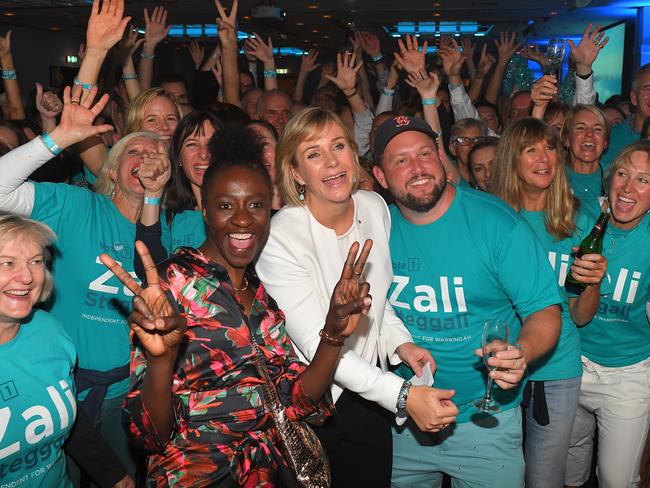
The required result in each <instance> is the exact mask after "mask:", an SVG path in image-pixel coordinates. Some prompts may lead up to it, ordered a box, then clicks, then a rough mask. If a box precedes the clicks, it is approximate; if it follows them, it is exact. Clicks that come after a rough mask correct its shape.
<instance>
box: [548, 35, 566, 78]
mask: <svg viewBox="0 0 650 488" xmlns="http://www.w3.org/2000/svg"><path fill="white" fill-rule="evenodd" d="M565 47H566V45H565V43H564V39H560V38H559V37H551V38H550V39H549V40H548V46H546V59H545V62H544V66H543V69H544V74H545V75H550V74H552V73H555V72H556V71H557V69H558V68H559V67H560V65H561V64H562V60H563V59H564V50H565Z"/></svg>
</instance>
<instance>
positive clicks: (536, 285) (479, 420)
mask: <svg viewBox="0 0 650 488" xmlns="http://www.w3.org/2000/svg"><path fill="white" fill-rule="evenodd" d="M435 138H436V134H435V133H434V132H433V131H432V130H431V128H430V127H429V126H428V125H427V124H426V122H424V121H423V120H420V119H417V118H412V117H406V116H397V117H393V118H391V119H389V120H387V121H386V122H384V123H383V124H382V125H381V126H380V127H379V128H378V129H377V134H376V135H375V146H374V154H375V155H377V166H375V168H374V173H375V176H376V178H377V180H378V181H379V183H380V184H381V186H382V187H384V188H385V189H387V190H388V191H389V192H390V193H391V195H392V197H393V198H394V199H395V202H396V205H393V206H391V220H392V228H391V240H390V246H391V255H392V263H393V272H394V279H393V282H394V283H393V286H392V287H391V290H390V292H389V299H390V302H391V304H392V305H393V307H394V308H395V311H396V312H397V314H398V315H400V316H401V318H402V320H403V321H404V324H405V325H406V326H407V328H408V329H409V331H410V332H411V334H412V335H413V339H414V341H415V343H416V344H418V345H421V346H423V347H426V348H428V349H429V350H430V351H431V353H432V354H433V356H434V357H435V359H436V362H437V371H436V373H435V385H436V387H438V388H446V389H453V390H455V391H456V395H455V396H454V398H452V401H453V402H454V403H455V404H456V405H457V406H458V410H459V413H458V417H457V421H456V424H454V425H452V426H450V427H448V428H446V429H444V430H442V431H441V432H439V433H435V434H429V433H424V432H421V431H419V430H418V429H417V428H416V427H415V426H414V424H413V422H412V421H410V420H409V421H408V422H407V424H406V427H405V428H404V429H395V430H394V431H393V480H392V486H396V487H402V486H409V487H413V486H416V487H417V486H427V487H430V486H439V485H440V483H441V482H442V475H443V473H447V474H449V475H451V476H452V478H454V479H457V480H458V481H459V482H460V483H462V484H463V486H470V487H471V486H501V487H506V488H507V487H521V486H523V485H524V460H523V454H522V448H521V444H522V430H521V413H520V408H519V403H520V402H521V392H522V390H523V384H521V381H522V378H523V376H524V373H525V371H526V368H527V367H528V365H529V364H531V363H532V362H534V361H536V360H538V359H539V358H541V357H542V356H544V354H546V353H547V352H549V351H550V350H551V349H553V347H554V346H555V344H556V343H557V340H558V337H559V332H560V309H559V306H558V303H560V296H559V294H558V288H557V284H556V282H555V279H554V275H553V271H552V269H551V267H550V266H549V262H548V259H547V257H546V255H545V253H544V251H543V250H542V249H541V247H540V245H539V243H538V242H537V239H536V237H535V235H534V233H533V231H532V229H531V228H530V227H529V226H528V224H527V223H526V222H525V221H523V220H522V219H521V218H520V217H519V216H518V214H516V213H515V212H514V211H512V209H511V208H510V207H509V206H507V205H506V204H505V203H503V202H502V201H501V200H499V199H497V198H496V197H494V196H492V195H489V194H487V193H484V192H478V191H475V190H472V189H468V188H465V187H457V186H454V185H453V184H452V183H449V182H448V181H447V176H446V173H445V170H444V168H443V166H442V163H441V161H440V159H439V157H438V151H437V148H436V144H435ZM488 319H501V320H503V321H505V322H507V323H508V324H509V328H510V344H509V346H508V348H507V350H503V351H500V352H498V353H496V356H495V357H492V358H490V359H489V360H488V364H489V365H490V366H491V367H494V368H498V369H495V370H494V371H492V372H491V373H490V376H491V377H492V378H493V379H494V383H495V385H494V386H493V388H492V389H491V394H492V398H493V399H494V400H495V401H496V402H497V404H498V405H499V408H500V412H499V413H492V414H490V415H487V414H484V413H481V412H480V411H479V410H478V409H477V408H476V407H475V406H474V405H473V401H474V400H477V399H479V398H482V397H483V395H484V394H485V384H486V368H485V366H484V365H483V364H482V362H481V359H480V357H479V356H480V355H481V354H482V352H481V335H482V332H483V325H484V323H485V321H486V320H488ZM400 368H401V369H400V370H399V372H400V374H401V375H402V376H403V377H405V378H410V377H411V376H412V375H413V373H412V372H411V371H410V370H408V369H406V368H402V367H400Z"/></svg>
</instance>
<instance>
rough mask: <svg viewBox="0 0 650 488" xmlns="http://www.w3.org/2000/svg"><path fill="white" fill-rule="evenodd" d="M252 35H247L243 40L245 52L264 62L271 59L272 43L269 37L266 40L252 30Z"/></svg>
mask: <svg viewBox="0 0 650 488" xmlns="http://www.w3.org/2000/svg"><path fill="white" fill-rule="evenodd" d="M253 36H254V37H249V38H248V39H246V41H244V51H245V52H246V53H247V54H250V55H253V56H255V57H256V58H257V59H259V60H260V61H262V63H266V62H268V61H271V60H272V59H273V43H272V42H271V38H270V37H269V38H268V40H267V42H264V40H263V39H262V38H261V37H260V35H259V34H256V33H255V32H253Z"/></svg>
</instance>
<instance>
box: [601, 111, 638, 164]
mask: <svg viewBox="0 0 650 488" xmlns="http://www.w3.org/2000/svg"><path fill="white" fill-rule="evenodd" d="M632 123H633V119H632V120H626V121H624V122H623V123H622V124H618V125H615V126H614V127H612V132H611V134H610V136H609V147H608V149H607V152H606V153H604V154H603V156H602V158H601V160H600V162H601V164H602V165H603V169H604V170H605V171H607V169H608V168H609V167H610V166H611V165H612V163H613V162H614V159H616V156H618V153H620V152H621V150H622V149H623V148H624V147H625V146H627V145H628V144H631V143H633V142H636V141H638V140H639V139H640V138H641V136H639V134H638V132H635V131H634V130H633V129H632V125H631V124H632Z"/></svg>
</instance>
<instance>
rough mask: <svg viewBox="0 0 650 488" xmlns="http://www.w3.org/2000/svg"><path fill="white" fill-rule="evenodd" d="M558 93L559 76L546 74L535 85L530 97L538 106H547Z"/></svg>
mask: <svg viewBox="0 0 650 488" xmlns="http://www.w3.org/2000/svg"><path fill="white" fill-rule="evenodd" d="M555 95H557V78H555V75H544V76H542V77H541V78H540V79H539V80H537V81H536V82H535V84H534V85H533V89H532V90H531V92H530V98H531V99H532V100H533V105H535V106H536V107H546V105H548V104H549V102H550V101H551V100H553V97H555Z"/></svg>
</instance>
